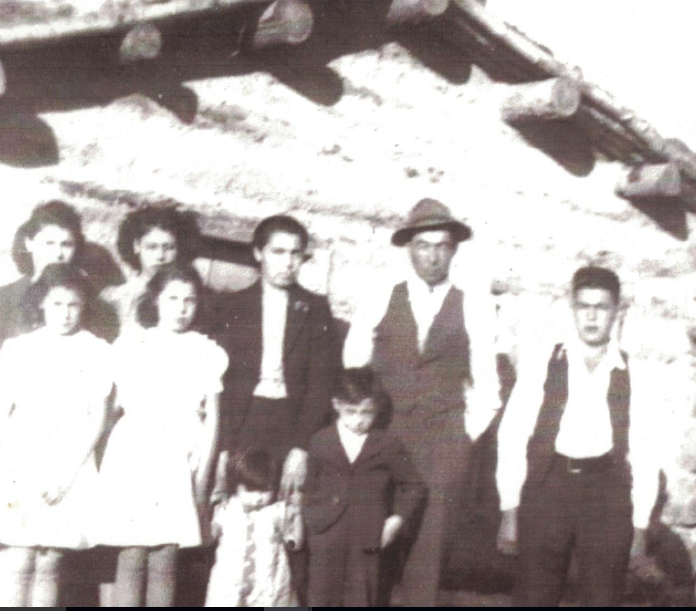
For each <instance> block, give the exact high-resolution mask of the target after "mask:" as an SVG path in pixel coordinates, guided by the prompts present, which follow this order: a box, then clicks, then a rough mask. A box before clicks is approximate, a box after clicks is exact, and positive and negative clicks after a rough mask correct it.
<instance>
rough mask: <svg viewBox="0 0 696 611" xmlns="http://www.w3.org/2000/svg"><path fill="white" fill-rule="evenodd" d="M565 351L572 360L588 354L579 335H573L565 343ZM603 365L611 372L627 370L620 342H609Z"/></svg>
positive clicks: (613, 340) (612, 340)
mask: <svg viewBox="0 0 696 611" xmlns="http://www.w3.org/2000/svg"><path fill="white" fill-rule="evenodd" d="M563 350H565V352H566V354H570V356H571V358H573V357H575V358H584V357H585V355H586V353H587V346H586V345H585V344H584V343H583V342H582V341H581V340H580V338H579V337H578V336H577V334H571V337H570V339H569V340H568V341H567V342H564V343H563ZM602 365H605V366H607V367H608V368H609V371H613V370H614V369H621V370H625V369H626V361H624V358H623V355H622V354H621V348H620V347H619V342H618V341H617V340H616V339H615V338H612V339H611V340H609V344H608V346H607V351H606V353H605V354H604V357H603V358H602Z"/></svg>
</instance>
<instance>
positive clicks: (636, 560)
mask: <svg viewBox="0 0 696 611" xmlns="http://www.w3.org/2000/svg"><path fill="white" fill-rule="evenodd" d="M646 535H647V531H646V530H645V529H643V528H636V529H635V532H634V534H633V544H632V546H631V561H630V564H629V571H630V572H631V574H632V575H633V576H634V577H636V578H638V579H639V580H640V581H643V582H646V583H652V584H659V583H661V582H662V580H663V579H664V578H665V574H664V572H663V571H662V569H660V567H659V566H657V562H655V559H654V558H653V557H652V556H648V546H647V536H646Z"/></svg>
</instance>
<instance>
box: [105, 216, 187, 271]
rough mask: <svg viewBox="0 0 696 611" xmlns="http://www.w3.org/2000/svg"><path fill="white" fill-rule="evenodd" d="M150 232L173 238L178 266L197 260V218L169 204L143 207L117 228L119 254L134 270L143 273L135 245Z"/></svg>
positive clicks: (127, 217)
mask: <svg viewBox="0 0 696 611" xmlns="http://www.w3.org/2000/svg"><path fill="white" fill-rule="evenodd" d="M153 229H161V230H163V231H166V232H167V233H170V234H171V235H172V236H173V237H174V240H175V241H176V250H177V255H176V260H177V261H178V262H180V263H184V264H189V263H191V262H192V261H193V260H194V259H195V258H196V254H197V250H198V240H199V230H198V222H197V220H196V215H195V214H194V213H193V212H184V211H181V210H177V209H176V207H175V206H174V205H169V204H168V205H157V206H154V205H153V206H145V207H144V208H140V209H139V210H134V211H133V212H130V213H129V214H128V215H127V216H126V218H125V219H124V220H123V221H122V222H121V225H120V226H119V228H118V239H117V242H116V247H117V249H118V254H119V255H121V258H122V259H123V260H124V261H125V262H126V263H127V264H128V265H129V266H130V267H132V268H133V269H134V270H136V271H138V272H139V271H142V270H141V267H142V266H141V264H140V256H139V255H138V253H136V252H135V241H136V240H139V239H141V238H142V237H143V236H145V235H146V234H148V233H149V232H150V231H151V230H153Z"/></svg>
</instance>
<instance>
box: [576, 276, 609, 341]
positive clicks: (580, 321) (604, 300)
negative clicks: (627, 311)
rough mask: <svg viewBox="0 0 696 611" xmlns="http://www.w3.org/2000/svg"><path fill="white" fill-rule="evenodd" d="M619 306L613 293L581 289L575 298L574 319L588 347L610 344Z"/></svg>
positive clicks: (596, 289) (604, 290)
mask: <svg viewBox="0 0 696 611" xmlns="http://www.w3.org/2000/svg"><path fill="white" fill-rule="evenodd" d="M618 311H619V305H618V304H617V303H615V302H614V299H613V298H612V295H611V292H610V291H608V290H606V289H601V288H584V289H580V290H579V291H578V292H577V293H575V296H574V297H573V317H574V318H575V327H576V328H577V331H578V337H579V338H580V339H581V340H582V341H583V342H584V343H585V344H587V345H588V346H603V345H604V344H606V343H608V342H609V339H610V337H611V330H612V327H613V326H614V322H615V321H616V316H617V314H618Z"/></svg>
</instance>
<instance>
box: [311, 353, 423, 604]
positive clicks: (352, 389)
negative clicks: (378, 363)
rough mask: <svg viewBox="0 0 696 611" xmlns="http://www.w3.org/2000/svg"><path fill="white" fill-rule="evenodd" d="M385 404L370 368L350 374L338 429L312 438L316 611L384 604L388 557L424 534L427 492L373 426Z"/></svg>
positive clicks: (342, 387) (338, 399) (340, 395)
mask: <svg viewBox="0 0 696 611" xmlns="http://www.w3.org/2000/svg"><path fill="white" fill-rule="evenodd" d="M386 403H387V401H386V400H385V394H384V391H383V390H382V388H381V386H380V384H379V381H378V380H377V378H376V376H375V375H374V373H373V372H372V370H371V369H370V368H366V367H365V368H360V369H348V370H346V371H344V372H343V373H342V374H341V376H340V380H339V383H338V387H337V389H336V392H335V393H334V398H333V406H334V410H335V411H336V413H337V415H338V418H337V421H336V423H335V424H333V425H332V426H330V427H328V428H325V429H323V430H321V431H319V432H318V433H317V434H316V435H315V436H314V438H313V439H312V443H311V446H310V450H309V470H308V476H307V482H306V487H305V490H306V494H305V497H304V498H305V500H304V515H305V520H306V523H307V529H308V532H309V548H310V550H309V553H310V563H309V606H310V607H374V606H378V596H379V595H380V592H379V590H380V584H379V576H380V560H381V557H382V552H383V550H386V549H387V548H389V547H390V546H391V545H393V544H394V543H395V542H396V541H397V539H399V538H401V537H409V536H413V534H414V533H413V530H414V529H415V528H417V525H416V524H417V521H418V516H419V515H420V511H421V510H422V508H423V506H424V504H425V501H426V496H427V490H426V487H425V484H424V483H423V480H422V478H421V476H420V474H419V473H418V471H417V470H416V468H415V466H414V464H413V462H412V460H411V457H410V455H409V453H408V452H407V451H406V448H405V447H404V445H403V444H402V443H401V441H400V440H399V439H397V438H396V437H395V436H394V435H392V434H391V433H390V432H389V431H385V430H382V429H380V428H376V427H375V426H374V425H375V421H376V419H377V417H378V416H379V412H380V410H382V409H383V408H384V406H385V404H386ZM384 594H385V593H384V592H383V591H382V592H381V596H384Z"/></svg>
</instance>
